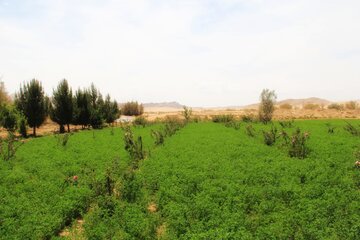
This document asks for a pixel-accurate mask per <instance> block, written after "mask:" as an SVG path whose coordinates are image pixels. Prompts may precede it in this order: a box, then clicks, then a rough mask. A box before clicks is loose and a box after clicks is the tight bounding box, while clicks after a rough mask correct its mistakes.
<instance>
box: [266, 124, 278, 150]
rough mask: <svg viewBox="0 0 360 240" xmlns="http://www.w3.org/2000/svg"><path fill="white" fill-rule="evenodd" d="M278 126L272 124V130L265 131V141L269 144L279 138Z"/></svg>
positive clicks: (272, 143)
mask: <svg viewBox="0 0 360 240" xmlns="http://www.w3.org/2000/svg"><path fill="white" fill-rule="evenodd" d="M276 134H277V128H276V127H275V126H274V125H272V126H271V129H270V131H263V135H264V143H265V144H266V145H268V146H272V145H274V143H275V142H276V138H277V135H276Z"/></svg>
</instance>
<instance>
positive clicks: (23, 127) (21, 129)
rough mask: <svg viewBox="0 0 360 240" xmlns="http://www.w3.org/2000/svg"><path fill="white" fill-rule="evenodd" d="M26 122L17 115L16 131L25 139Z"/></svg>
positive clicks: (21, 115)
mask: <svg viewBox="0 0 360 240" xmlns="http://www.w3.org/2000/svg"><path fill="white" fill-rule="evenodd" d="M27 125H28V123H27V120H26V117H25V116H24V115H23V114H19V117H18V130H19V133H20V134H21V136H22V137H24V138H26V137H27Z"/></svg>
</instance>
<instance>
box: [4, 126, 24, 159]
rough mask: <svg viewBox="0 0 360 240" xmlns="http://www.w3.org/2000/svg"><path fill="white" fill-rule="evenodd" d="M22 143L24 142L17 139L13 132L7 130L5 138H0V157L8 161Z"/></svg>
mask: <svg viewBox="0 0 360 240" xmlns="http://www.w3.org/2000/svg"><path fill="white" fill-rule="evenodd" d="M23 144H24V142H19V141H17V140H16V138H15V136H14V134H13V133H12V132H9V133H8V136H7V137H6V138H5V139H2V138H0V157H1V158H2V159H3V160H4V161H9V160H10V159H11V158H13V157H15V154H16V151H17V150H18V149H19V147H20V146H21V145H23Z"/></svg>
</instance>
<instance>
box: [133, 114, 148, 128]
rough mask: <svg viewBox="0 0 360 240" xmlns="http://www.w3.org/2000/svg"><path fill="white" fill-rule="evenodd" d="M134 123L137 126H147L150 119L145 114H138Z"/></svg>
mask: <svg viewBox="0 0 360 240" xmlns="http://www.w3.org/2000/svg"><path fill="white" fill-rule="evenodd" d="M133 123H134V125H135V126H142V127H146V125H147V124H148V121H147V120H146V118H145V117H143V116H137V117H136V118H135V120H134V122H133Z"/></svg>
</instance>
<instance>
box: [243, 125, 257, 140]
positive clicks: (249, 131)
mask: <svg viewBox="0 0 360 240" xmlns="http://www.w3.org/2000/svg"><path fill="white" fill-rule="evenodd" d="M245 131H246V134H247V135H248V136H249V137H255V129H254V127H253V126H252V125H251V124H248V125H247V126H246V127H245Z"/></svg>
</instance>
